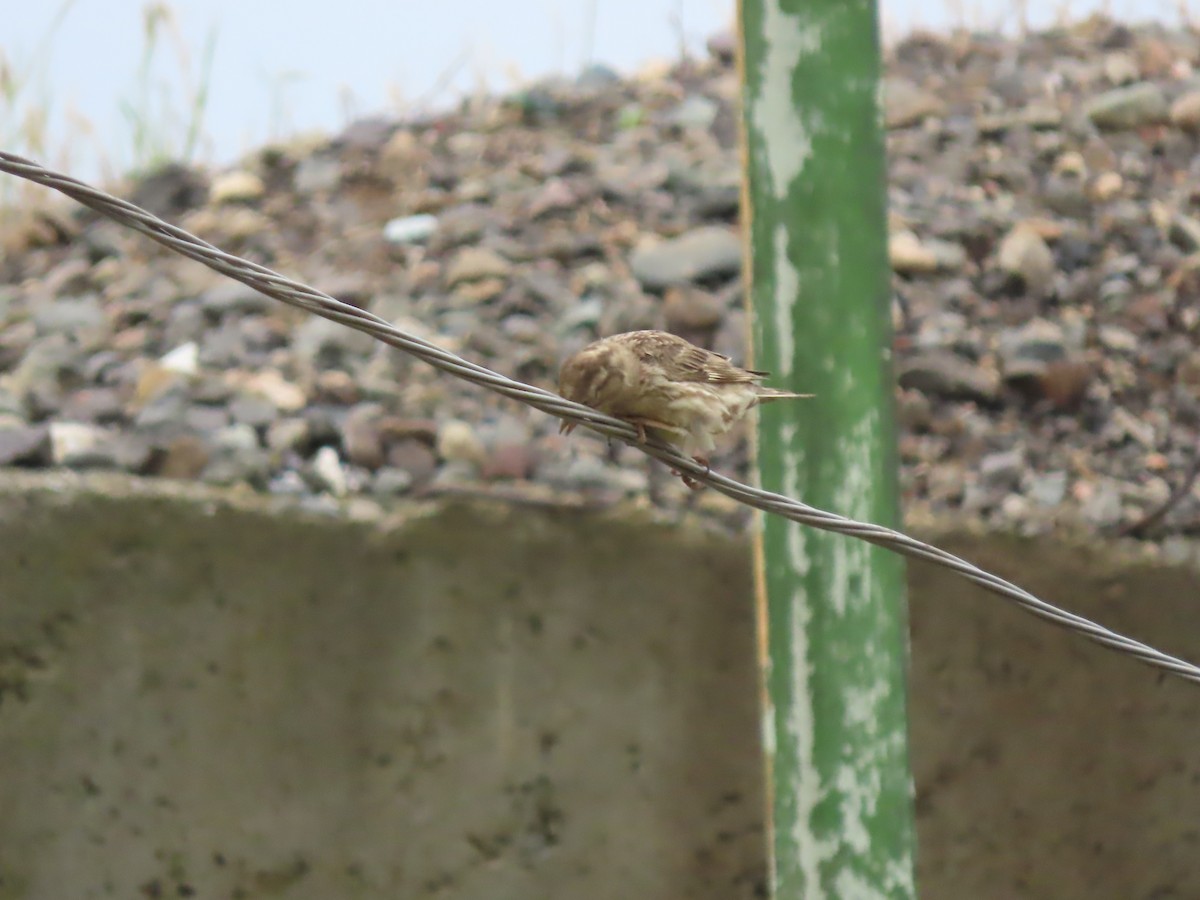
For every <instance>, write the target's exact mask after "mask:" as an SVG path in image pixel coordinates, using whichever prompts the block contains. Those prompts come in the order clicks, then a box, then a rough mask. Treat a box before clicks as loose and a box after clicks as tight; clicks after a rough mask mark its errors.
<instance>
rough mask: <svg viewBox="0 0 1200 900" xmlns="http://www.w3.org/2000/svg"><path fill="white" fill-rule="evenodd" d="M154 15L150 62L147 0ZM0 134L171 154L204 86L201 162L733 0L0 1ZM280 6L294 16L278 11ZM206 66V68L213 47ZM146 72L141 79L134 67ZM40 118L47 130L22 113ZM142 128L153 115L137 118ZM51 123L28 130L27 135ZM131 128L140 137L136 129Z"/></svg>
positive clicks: (611, 42)
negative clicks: (157, 148)
mask: <svg viewBox="0 0 1200 900" xmlns="http://www.w3.org/2000/svg"><path fill="white" fill-rule="evenodd" d="M1181 4H1182V5H1184V6H1187V5H1189V4H1190V6H1191V7H1192V8H1194V9H1195V10H1196V11H1197V14H1198V16H1200V0H1055V2H1051V3H1038V2H1037V0H1030V2H1027V3H1025V4H1021V3H1014V2H1013V0H1007V2H1003V0H1001V2H997V0H879V5H880V16H881V20H882V21H883V23H884V33H885V36H886V37H887V38H894V37H896V36H898V35H902V34H903V33H905V32H906V31H908V30H911V29H912V28H915V27H921V28H935V29H936V28H947V27H950V26H953V25H956V24H961V23H962V22H964V21H967V22H971V23H973V24H975V25H982V26H985V27H992V26H1003V27H1014V26H1015V25H1016V24H1017V17H1016V15H1015V14H1014V13H1013V12H1012V10H1013V9H1014V8H1019V7H1020V6H1022V5H1025V6H1031V7H1033V6H1036V7H1039V8H1044V9H1043V11H1042V12H1041V14H1040V15H1041V18H1039V14H1038V13H1037V12H1032V13H1031V18H1032V20H1033V24H1034V25H1039V24H1046V23H1047V22H1049V21H1050V20H1051V19H1053V18H1054V17H1055V16H1059V15H1062V14H1063V13H1067V14H1069V15H1072V16H1082V15H1085V14H1086V13H1087V12H1089V11H1090V10H1094V9H1096V8H1104V9H1106V10H1108V11H1110V12H1111V13H1113V14H1115V15H1117V16H1118V17H1123V18H1130V19H1136V18H1158V19H1161V20H1163V21H1168V22H1178V20H1179V9H1180V6H1181ZM155 8H158V9H160V10H165V14H164V15H163V16H161V17H159V18H158V19H157V21H158V23H159V27H158V28H157V29H156V34H157V39H156V40H155V41H154V50H155V52H154V55H153V57H152V59H151V62H150V65H149V68H148V69H145V68H144V65H145V62H144V59H145V53H144V51H145V49H146V47H147V40H146V26H145V23H146V21H147V10H151V9H155ZM0 9H2V10H3V19H4V28H3V33H2V34H0V64H2V65H3V66H4V67H7V93H8V94H9V96H11V92H12V89H13V86H14V85H15V86H16V91H17V94H16V96H17V101H16V103H15V105H14V103H12V102H11V101H8V100H6V99H5V95H6V74H5V69H4V68H0V146H3V147H4V148H5V149H9V150H13V151H15V152H21V153H27V154H28V153H30V152H32V151H37V155H40V156H41V157H42V160H41V161H43V162H46V163H47V164H50V165H61V166H65V167H69V168H70V171H71V173H72V174H76V175H78V176H79V177H84V178H91V177H96V176H97V175H110V174H114V173H116V172H119V171H122V170H124V169H126V168H128V166H129V165H131V164H132V163H133V162H134V161H136V160H137V159H138V158H141V157H143V156H145V154H147V153H148V152H149V150H150V149H151V148H152V147H153V146H154V145H155V143H156V142H158V143H163V144H166V145H170V146H171V147H172V148H174V149H176V150H177V149H179V148H181V147H183V146H185V145H186V144H187V135H188V131H189V125H190V123H192V122H193V121H194V120H195V117H194V116H193V115H192V114H191V110H192V109H193V108H194V104H193V102H192V98H195V97H196V96H197V92H198V90H199V86H200V85H207V88H208V95H207V103H206V106H205V111H204V116H203V119H202V120H201V127H200V129H199V131H200V132H201V134H202V135H203V140H201V141H200V142H199V146H198V148H197V149H198V158H199V159H200V160H202V161H206V162H210V163H215V164H229V163H231V162H232V161H234V160H236V158H237V157H238V156H239V155H241V154H243V153H246V152H248V151H250V150H252V149H253V148H255V147H257V146H260V145H261V144H263V143H266V142H268V141H270V140H272V139H277V138H281V137H287V136H292V135H295V134H300V133H308V132H324V133H331V132H336V131H337V130H338V129H340V128H341V127H342V126H344V125H345V124H346V123H348V122H349V121H352V120H353V119H354V118H357V117H359V116H363V115H370V114H388V115H396V114H400V113H403V112H405V111H409V112H411V111H415V110H420V109H424V108H428V107H430V106H431V105H432V106H436V105H438V104H439V103H441V104H445V103H446V102H449V101H450V100H452V99H453V97H454V96H455V95H456V94H461V93H462V92H464V91H472V90H477V89H479V88H486V89H488V90H492V91H498V92H503V91H507V90H511V89H512V88H514V87H516V86H518V85H519V84H521V83H523V82H527V81H529V80H531V79H534V78H538V77H542V76H545V75H552V74H562V75H573V74H575V73H577V72H578V71H579V70H580V68H581V67H583V66H584V65H585V64H587V63H589V62H592V61H598V62H602V63H605V64H608V65H610V66H612V67H614V68H616V69H617V70H619V71H630V70H633V69H636V68H637V67H639V66H641V65H644V64H646V63H647V62H648V61H651V60H654V59H664V58H672V57H677V56H678V55H679V52H680V46H681V44H683V45H685V46H686V47H687V48H688V49H690V50H691V51H693V52H703V46H704V41H705V39H706V38H707V37H708V35H710V34H712V33H713V32H714V31H716V30H718V29H720V28H722V27H726V26H728V25H729V24H730V22H731V21H732V16H733V13H734V4H733V2H731V0H504V2H502V3H501V2H496V0H420V2H416V0H338V2H336V3H330V2H328V0H319V2H318V0H291V2H290V3H288V4H286V5H285V4H281V3H276V2H268V0H170V2H169V3H151V2H148V0H42V2H37V3H29V2H23V0H0ZM284 9H286V14H281V13H282V11H283V10H284ZM210 41H211V47H212V53H211V65H210V66H209V67H208V71H209V73H210V74H208V75H207V76H206V75H205V74H204V73H205V71H206V63H205V60H206V47H207V46H209V42H210ZM145 71H148V72H149V73H150V74H149V75H148V76H146V75H144V74H143V73H144V72H145ZM43 113H45V114H46V116H45V117H46V122H47V125H46V127H45V128H44V129H43V128H41V127H40V126H38V125H37V124H36V121H35V122H34V124H31V120H30V116H31V115H32V116H34V117H35V119H36V117H38V116H40V115H42V114H43ZM139 123H145V127H139ZM42 133H44V134H45V137H44V139H42V140H40V142H36V143H31V142H30V141H28V140H27V136H28V135H38V134H42ZM139 135H140V136H141V137H140V139H139Z"/></svg>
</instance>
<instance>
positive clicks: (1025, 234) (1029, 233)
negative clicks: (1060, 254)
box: [996, 223, 1057, 297]
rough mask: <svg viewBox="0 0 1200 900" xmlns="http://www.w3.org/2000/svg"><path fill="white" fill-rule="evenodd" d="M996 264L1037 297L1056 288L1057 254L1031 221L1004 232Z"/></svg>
mask: <svg viewBox="0 0 1200 900" xmlns="http://www.w3.org/2000/svg"><path fill="white" fill-rule="evenodd" d="M996 265H997V266H998V267H999V268H1000V270H1001V271H1003V272H1005V273H1007V274H1008V275H1010V276H1012V277H1014V278H1016V279H1018V281H1019V282H1020V284H1021V285H1022V286H1023V287H1024V288H1025V290H1026V291H1028V292H1029V293H1030V294H1032V295H1033V296H1035V297H1045V296H1047V295H1048V294H1049V293H1050V292H1051V291H1052V290H1053V288H1054V278H1055V275H1056V274H1057V266H1056V265H1055V262H1054V254H1053V252H1051V250H1050V247H1049V246H1048V245H1047V244H1046V242H1045V240H1043V238H1042V236H1041V235H1040V234H1039V233H1038V232H1037V229H1036V228H1034V227H1032V226H1030V225H1028V224H1025V223H1022V224H1018V225H1016V226H1014V227H1013V228H1012V229H1011V230H1010V231H1009V232H1008V234H1006V235H1005V236H1004V240H1002V241H1001V242H1000V249H999V250H998V251H997V253H996Z"/></svg>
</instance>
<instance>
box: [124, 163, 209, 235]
mask: <svg viewBox="0 0 1200 900" xmlns="http://www.w3.org/2000/svg"><path fill="white" fill-rule="evenodd" d="M207 197H208V182H207V181H206V180H205V178H204V176H203V175H201V174H200V172H198V171H197V170H195V169H189V168H188V167H187V166H184V165H181V164H179V163H167V164H165V165H163V166H160V167H159V168H157V169H155V170H154V171H153V172H151V173H150V174H148V175H146V176H144V177H142V178H140V179H139V180H138V182H137V184H136V185H134V188H133V191H132V193H131V194H130V196H129V200H130V202H131V203H134V204H136V205H138V206H141V207H143V208H145V209H147V210H149V211H150V212H152V213H154V215H156V216H158V217H159V218H162V219H166V220H168V221H173V220H176V219H178V218H179V217H180V216H181V215H183V213H185V212H187V211H188V210H191V209H195V208H196V207H198V206H200V205H202V204H203V203H204V201H205V200H206V199H207Z"/></svg>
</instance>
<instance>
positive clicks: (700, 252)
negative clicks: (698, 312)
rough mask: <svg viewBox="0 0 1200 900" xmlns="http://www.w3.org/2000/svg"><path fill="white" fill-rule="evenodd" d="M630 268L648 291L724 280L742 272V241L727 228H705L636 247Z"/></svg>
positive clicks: (710, 226) (630, 261)
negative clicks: (717, 279)
mask: <svg viewBox="0 0 1200 900" xmlns="http://www.w3.org/2000/svg"><path fill="white" fill-rule="evenodd" d="M629 266H630V268H632V269H633V274H634V276H635V277H636V278H637V279H638V281H640V282H641V283H642V285H643V286H645V287H647V288H649V289H651V290H660V289H662V288H666V287H670V286H671V285H676V284H684V283H687V282H695V281H707V280H709V279H714V278H727V277H730V276H733V275H736V274H737V273H738V272H739V271H741V266H742V241H741V238H740V237H738V235H737V233H736V232H734V231H732V230H730V229H728V228H720V227H717V226H714V225H706V226H703V227H700V228H696V229H693V230H692V231H689V232H686V233H685V234H681V235H680V236H679V237H677V238H673V239H671V240H667V241H661V242H659V243H656V244H651V245H648V246H643V247H639V248H638V249H637V250H634V252H633V254H632V255H631V256H630V258H629Z"/></svg>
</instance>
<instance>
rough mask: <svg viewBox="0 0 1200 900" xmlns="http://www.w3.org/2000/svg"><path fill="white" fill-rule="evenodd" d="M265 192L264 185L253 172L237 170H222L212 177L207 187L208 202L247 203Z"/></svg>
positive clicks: (260, 196) (259, 197)
mask: <svg viewBox="0 0 1200 900" xmlns="http://www.w3.org/2000/svg"><path fill="white" fill-rule="evenodd" d="M264 193H266V186H265V185H264V184H263V181H262V179H261V178H259V177H258V176H257V175H255V174H254V173H253V172H246V171H244V170H237V171H233V172H224V173H222V174H220V175H218V176H216V177H215V178H214V179H213V182H212V187H211V188H209V192H208V199H209V202H210V203H215V204H221V203H249V202H251V201H254V200H259V199H261V198H262V195H263V194H264Z"/></svg>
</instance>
